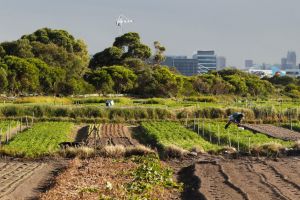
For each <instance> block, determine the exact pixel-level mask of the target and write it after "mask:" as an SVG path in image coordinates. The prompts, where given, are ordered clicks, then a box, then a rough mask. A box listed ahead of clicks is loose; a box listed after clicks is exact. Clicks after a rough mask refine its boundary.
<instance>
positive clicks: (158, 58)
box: [154, 41, 166, 64]
mask: <svg viewBox="0 0 300 200" xmlns="http://www.w3.org/2000/svg"><path fill="white" fill-rule="evenodd" d="M154 48H155V55H154V63H155V64H160V63H162V62H163V61H165V59H166V57H165V55H164V52H165V51H166V48H165V47H164V46H162V45H161V44H160V43H159V42H158V41H155V42H154Z"/></svg>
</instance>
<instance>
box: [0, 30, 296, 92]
mask: <svg viewBox="0 0 300 200" xmlns="http://www.w3.org/2000/svg"><path fill="white" fill-rule="evenodd" d="M154 50H155V52H154V54H153V55H151V49H150V47H148V46H147V45H145V44H143V43H142V42H141V38H140V36H139V34H138V33H126V34H124V35H122V36H120V37H117V38H116V39H115V41H114V42H113V44H112V46H111V47H108V48H106V49H104V50H103V51H101V52H98V53H96V54H95V55H94V56H93V57H92V58H91V59H90V58H89V55H88V51H87V46H86V45H85V43H84V42H83V41H82V40H78V39H75V38H74V37H73V36H72V35H71V34H69V33H68V32H67V31H64V30H52V29H49V28H43V29H39V30H37V31H35V32H34V33H32V34H29V35H24V36H22V37H21V38H20V39H18V40H16V41H12V42H3V43H0V92H1V93H8V94H16V95H20V94H28V93H38V94H44V95H50V94H54V95H71V94H84V93H92V92H97V93H102V94H107V93H127V94H132V95H139V96H143V97H177V96H190V95H198V94H215V95H220V94H235V95H241V96H249V95H252V96H266V95H268V94H273V93H274V92H275V91H276V90H275V88H274V87H273V85H276V87H277V88H278V87H279V88H282V89H283V91H284V92H285V93H286V94H290V96H297V95H299V94H300V81H299V80H298V79H294V78H289V77H273V78H264V79H260V78H259V77H257V76H255V75H250V74H249V73H245V72H242V71H239V70H234V69H225V70H222V71H219V72H216V71H212V72H209V73H207V74H201V75H197V76H193V77H186V76H183V75H181V74H179V73H178V72H177V71H176V70H174V69H172V68H169V67H166V66H161V63H162V62H163V61H164V59H165V56H164V52H165V50H166V48H165V47H164V46H162V45H161V44H160V43H159V42H158V41H155V42H154ZM272 84H273V85H272ZM278 85H279V86H278Z"/></svg>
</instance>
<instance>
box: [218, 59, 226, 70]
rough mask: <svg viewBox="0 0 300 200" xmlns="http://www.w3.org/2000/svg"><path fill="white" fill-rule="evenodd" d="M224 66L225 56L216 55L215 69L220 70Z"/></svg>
mask: <svg viewBox="0 0 300 200" xmlns="http://www.w3.org/2000/svg"><path fill="white" fill-rule="evenodd" d="M225 67H226V58H225V57H223V56H218V57H217V69H218V70H222V69H224V68H225Z"/></svg>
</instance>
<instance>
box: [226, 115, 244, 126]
mask: <svg viewBox="0 0 300 200" xmlns="http://www.w3.org/2000/svg"><path fill="white" fill-rule="evenodd" d="M243 117H244V115H243V114H242V113H239V112H235V113H233V114H232V115H230V116H229V120H228V122H227V124H226V125H225V129H227V128H228V127H229V125H230V124H231V123H235V124H237V125H239V124H240V123H241V120H242V119H243Z"/></svg>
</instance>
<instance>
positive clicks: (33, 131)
mask: <svg viewBox="0 0 300 200" xmlns="http://www.w3.org/2000/svg"><path fill="white" fill-rule="evenodd" d="M72 127H73V124H72V123H68V122H41V123H37V124H35V125H34V126H33V127H32V128H29V129H28V130H26V131H24V132H23V133H20V134H18V135H17V136H15V138H13V140H12V141H10V142H9V144H8V145H5V146H4V147H3V148H2V149H1V151H2V152H4V153H5V154H9V155H14V156H24V157H39V156H46V155H51V154H53V153H55V152H56V151H57V150H59V144H60V143H61V142H66V141H68V140H69V134H70V133H71V130H72Z"/></svg>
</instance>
